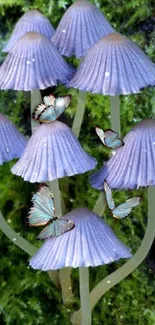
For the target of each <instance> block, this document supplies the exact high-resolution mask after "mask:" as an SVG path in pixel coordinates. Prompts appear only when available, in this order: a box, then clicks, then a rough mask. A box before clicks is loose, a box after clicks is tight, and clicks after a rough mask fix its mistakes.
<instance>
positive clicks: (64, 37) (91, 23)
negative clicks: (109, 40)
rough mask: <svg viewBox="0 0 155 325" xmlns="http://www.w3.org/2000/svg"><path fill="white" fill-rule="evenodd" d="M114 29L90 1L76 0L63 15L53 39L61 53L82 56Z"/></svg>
mask: <svg viewBox="0 0 155 325" xmlns="http://www.w3.org/2000/svg"><path fill="white" fill-rule="evenodd" d="M113 32H114V29H113V28H112V27H111V26H110V24H109V22H108V21H107V20H106V19H105V17H104V16H103V14H102V13H101V12H100V11H99V10H98V9H97V7H96V6H94V5H93V4H92V3H90V2H89V1H85V0H83V1H76V2H75V3H74V4H72V5H71V6H70V7H69V8H68V10H67V11H66V12H65V14H64V16H63V17H62V19H61V21H60V23H59V25H58V27H57V29H56V32H55V34H54V36H53V37H52V41H53V42H54V44H55V45H56V47H57V48H58V50H59V51H60V53H61V54H63V55H66V56H69V57H70V56H72V55H75V56H76V57H77V58H82V57H84V56H85V55H86V53H87V52H88V50H89V48H90V47H91V46H92V45H93V44H94V43H95V42H97V41H98V40H99V39H100V38H101V37H103V36H104V35H107V34H109V33H113Z"/></svg>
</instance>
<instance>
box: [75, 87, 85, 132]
mask: <svg viewBox="0 0 155 325" xmlns="http://www.w3.org/2000/svg"><path fill="white" fill-rule="evenodd" d="M85 105H86V93H85V92H83V91H79V96H78V103H77V110H76V113H75V116H74V121H73V126H72V131H73V132H74V134H75V135H76V137H77V138H78V137H79V134H80V130H81V125H82V121H83V117H84V112H85Z"/></svg>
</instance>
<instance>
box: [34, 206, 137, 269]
mask: <svg viewBox="0 0 155 325" xmlns="http://www.w3.org/2000/svg"><path fill="white" fill-rule="evenodd" d="M63 218H65V219H69V220H72V221H74V223H75V228H74V229H73V230H71V231H68V232H66V233H65V234H63V235H61V236H59V237H53V238H49V239H47V240H46V241H45V243H44V244H43V245H42V247H41V248H40V249H39V250H38V252H37V253H36V254H35V255H34V256H33V257H32V258H31V260H30V266H31V267H32V268H33V269H40V270H43V271H47V270H54V269H60V268H63V267H69V266H70V267H74V268H75V267H84V266H98V265H104V264H108V263H111V262H114V261H117V260H119V259H120V258H129V257H131V253H130V248H128V247H127V246H125V245H124V244H123V243H122V242H121V241H120V240H119V239H118V238H117V237H116V235H115V234H114V232H113V231H112V229H111V228H110V227H109V226H108V225H107V224H106V223H105V221H104V220H103V219H102V218H101V217H99V216H98V215H97V214H95V213H94V212H92V211H90V210H88V209H87V208H79V209H76V210H73V211H72V212H70V213H68V214H66V215H65V216H64V217H63Z"/></svg>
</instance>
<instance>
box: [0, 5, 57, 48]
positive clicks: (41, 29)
mask: <svg viewBox="0 0 155 325" xmlns="http://www.w3.org/2000/svg"><path fill="white" fill-rule="evenodd" d="M28 32H38V33H40V34H43V35H44V36H46V37H48V38H51V37H52V36H53V34H54V32H55V30H54V28H53V26H52V25H51V23H50V22H49V20H48V19H47V18H46V17H45V16H44V15H43V14H42V13H41V12H39V11H38V10H29V11H28V12H26V13H25V14H24V15H23V16H22V17H21V18H20V19H19V21H18V22H17V24H16V25H15V28H14V30H13V33H12V35H11V37H10V39H9V41H8V43H7V45H6V46H5V48H4V49H3V52H10V51H11V50H12V48H13V46H14V45H15V44H16V42H17V41H18V40H19V39H20V38H21V37H22V36H24V35H25V34H26V33H28Z"/></svg>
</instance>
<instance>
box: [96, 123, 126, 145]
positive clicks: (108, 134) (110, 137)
mask: <svg viewBox="0 0 155 325" xmlns="http://www.w3.org/2000/svg"><path fill="white" fill-rule="evenodd" d="M95 130H96V133H97V135H98V136H99V138H100V140H101V141H102V142H103V144H104V145H105V146H106V147H108V148H112V149H115V148H119V147H122V146H123V145H124V142H123V140H122V139H120V138H119V134H118V133H117V132H115V131H113V130H110V129H108V130H106V131H103V130H102V129H100V128H98V127H96V128H95Z"/></svg>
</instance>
